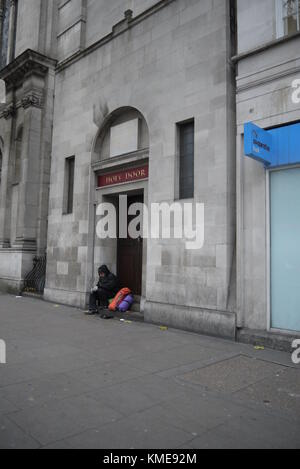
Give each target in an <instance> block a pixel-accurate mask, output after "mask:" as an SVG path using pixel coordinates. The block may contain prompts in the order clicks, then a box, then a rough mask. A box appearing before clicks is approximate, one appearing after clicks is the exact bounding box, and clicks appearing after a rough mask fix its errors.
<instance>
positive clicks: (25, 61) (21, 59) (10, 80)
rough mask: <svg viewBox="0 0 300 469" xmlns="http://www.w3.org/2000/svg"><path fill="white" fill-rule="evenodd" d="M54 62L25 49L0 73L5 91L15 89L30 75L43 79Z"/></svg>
mask: <svg viewBox="0 0 300 469" xmlns="http://www.w3.org/2000/svg"><path fill="white" fill-rule="evenodd" d="M55 66H56V60H53V59H51V58H49V57H46V56H44V55H42V54H40V53H38V52H35V51H33V50H31V49H27V50H26V51H25V52H23V54H21V55H19V56H18V57H17V58H16V59H15V60H13V61H12V62H11V63H10V64H8V65H7V66H6V67H4V68H3V69H2V70H1V71H0V78H1V79H2V80H4V81H5V83H6V87H7V90H10V89H11V88H14V87H17V86H19V85H20V84H22V82H23V81H24V79H25V78H27V77H28V76H30V75H38V76H41V77H45V76H46V75H47V73H48V70H49V69H50V68H52V69H54V68H55Z"/></svg>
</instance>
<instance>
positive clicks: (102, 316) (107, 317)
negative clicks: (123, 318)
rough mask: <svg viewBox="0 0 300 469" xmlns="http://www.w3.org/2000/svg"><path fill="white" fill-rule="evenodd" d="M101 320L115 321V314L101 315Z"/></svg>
mask: <svg viewBox="0 0 300 469" xmlns="http://www.w3.org/2000/svg"><path fill="white" fill-rule="evenodd" d="M100 317H101V319H113V318H114V316H113V314H111V313H110V312H107V313H103V314H101V315H100Z"/></svg>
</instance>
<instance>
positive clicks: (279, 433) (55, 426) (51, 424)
mask: <svg viewBox="0 0 300 469" xmlns="http://www.w3.org/2000/svg"><path fill="white" fill-rule="evenodd" d="M0 339H2V340H4V341H5V342H6V352H7V357H6V361H7V363H6V364H0V448H53V449H54V448H65V449H69V448H96V449H98V448H99V449H115V448H122V449H137V448H144V449H154V448H155V449H191V450H192V449H202V448H299V447H300V365H293V363H292V360H291V355H290V354H288V353H285V352H278V351H274V350H267V349H265V350H256V349H255V348H254V347H253V346H250V345H244V344H239V343H234V342H230V341H226V340H221V339H215V338H211V337H205V336H200V335H196V334H191V333H186V332H182V331H177V330H171V329H166V328H160V327H158V326H154V325H149V324H144V323H137V322H124V321H120V319H119V318H118V319H117V318H116V319H112V320H108V321H105V320H101V319H99V318H98V317H87V316H85V315H84V314H83V312H82V311H81V310H79V309H76V308H71V307H66V306H61V305H56V304H52V303H47V302H44V301H42V300H37V299H32V298H25V297H22V298H16V297H15V296H10V295H6V294H0Z"/></svg>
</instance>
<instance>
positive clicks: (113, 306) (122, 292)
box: [108, 288, 131, 311]
mask: <svg viewBox="0 0 300 469" xmlns="http://www.w3.org/2000/svg"><path fill="white" fill-rule="evenodd" d="M130 293H131V290H130V289H129V288H122V290H120V291H119V292H118V293H117V294H116V296H115V297H114V299H113V300H112V302H111V303H110V305H109V307H108V308H109V310H110V311H116V310H117V308H118V306H119V304H120V303H121V302H122V300H124V298H125V297H126V296H127V295H130Z"/></svg>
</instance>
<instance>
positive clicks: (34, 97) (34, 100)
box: [22, 93, 43, 109]
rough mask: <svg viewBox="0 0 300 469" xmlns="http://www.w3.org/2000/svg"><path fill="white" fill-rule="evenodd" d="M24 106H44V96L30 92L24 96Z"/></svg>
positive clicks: (25, 107)
mask: <svg viewBox="0 0 300 469" xmlns="http://www.w3.org/2000/svg"><path fill="white" fill-rule="evenodd" d="M22 106H23V108H24V109H27V108H28V107H30V106H33V107H38V108H42V107H43V96H42V94H37V93H28V94H27V95H26V96H24V97H23V98H22Z"/></svg>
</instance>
